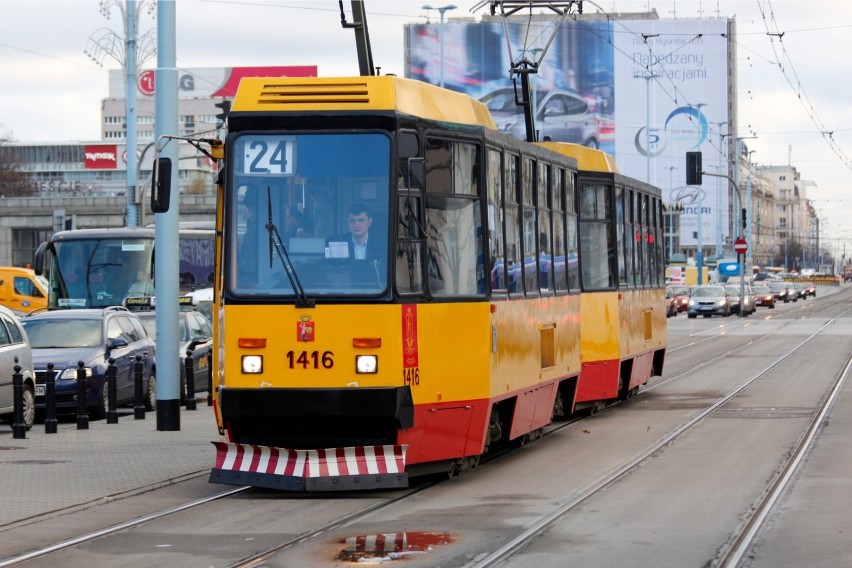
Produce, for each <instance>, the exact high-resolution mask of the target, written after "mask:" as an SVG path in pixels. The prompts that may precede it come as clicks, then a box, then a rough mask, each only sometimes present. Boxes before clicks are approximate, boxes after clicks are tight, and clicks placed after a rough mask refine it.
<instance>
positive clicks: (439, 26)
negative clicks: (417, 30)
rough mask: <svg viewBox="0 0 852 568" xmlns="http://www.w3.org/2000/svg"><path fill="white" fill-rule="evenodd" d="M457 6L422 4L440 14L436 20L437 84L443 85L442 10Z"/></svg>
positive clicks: (426, 8)
mask: <svg viewBox="0 0 852 568" xmlns="http://www.w3.org/2000/svg"><path fill="white" fill-rule="evenodd" d="M456 8H458V6H456V5H455V4H447V5H445V6H438V7H437V8H433V7H432V6H431V5H430V4H424V5H423V9H424V10H426V11H429V10H437V11H438V14H440V18H439V20H438V22H439V23H438V43H439V45H440V52H439V53H438V59H439V61H438V69H439V70H440V71H439V73H440V74H439V76H438V84H439V85H440V86H441V87H443V86H444V12H448V11H450V10H455V9H456Z"/></svg>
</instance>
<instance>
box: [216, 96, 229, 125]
mask: <svg viewBox="0 0 852 568" xmlns="http://www.w3.org/2000/svg"><path fill="white" fill-rule="evenodd" d="M215 106H216V108H220V109H222V112H220V113H218V114H216V128H222V127H223V126H224V125H225V119H226V118H228V113H230V112H231V101H229V100H228V99H222V100H221V101H220V102H218V103H216V105H215Z"/></svg>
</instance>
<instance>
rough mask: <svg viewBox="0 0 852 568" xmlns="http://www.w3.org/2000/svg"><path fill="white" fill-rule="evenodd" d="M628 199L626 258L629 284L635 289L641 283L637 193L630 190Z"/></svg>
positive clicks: (625, 240) (625, 228) (625, 229)
mask: <svg viewBox="0 0 852 568" xmlns="http://www.w3.org/2000/svg"><path fill="white" fill-rule="evenodd" d="M626 197H627V200H626V207H627V219H626V220H625V226H624V231H625V233H626V235H625V239H624V257H625V267H626V269H627V284H628V286H629V287H630V288H635V287H636V285H637V284H638V283H639V282H638V277H637V272H636V265H637V262H638V258H637V255H638V254H639V253H638V252H637V251H638V250H639V248H638V247H637V243H636V229H635V225H634V223H635V220H636V192H634V191H633V190H632V189H628V190H627V195H626Z"/></svg>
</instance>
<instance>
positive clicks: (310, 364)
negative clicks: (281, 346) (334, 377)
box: [287, 351, 334, 369]
mask: <svg viewBox="0 0 852 568" xmlns="http://www.w3.org/2000/svg"><path fill="white" fill-rule="evenodd" d="M287 363H288V365H289V367H290V368H291V369H295V368H296V367H301V368H302V369H319V368H323V369H331V368H332V367H334V353H332V352H331V351H323V352H322V353H320V352H319V351H310V352H309V351H301V352H299V353H297V352H295V351H288V352H287Z"/></svg>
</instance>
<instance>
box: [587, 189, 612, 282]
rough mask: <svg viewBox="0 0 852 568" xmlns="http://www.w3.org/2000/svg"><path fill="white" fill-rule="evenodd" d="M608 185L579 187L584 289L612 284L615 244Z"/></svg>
mask: <svg viewBox="0 0 852 568" xmlns="http://www.w3.org/2000/svg"><path fill="white" fill-rule="evenodd" d="M608 189H609V187H608V186H606V185H604V184H585V185H583V186H581V187H580V258H581V259H582V260H581V270H582V279H583V289H584V290H605V289H611V288H613V287H614V286H615V278H614V274H613V272H612V267H613V264H614V263H613V255H614V254H615V247H614V245H613V242H612V236H611V235H612V233H611V231H610V223H611V222H612V212H611V211H610V204H609V198H608Z"/></svg>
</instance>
